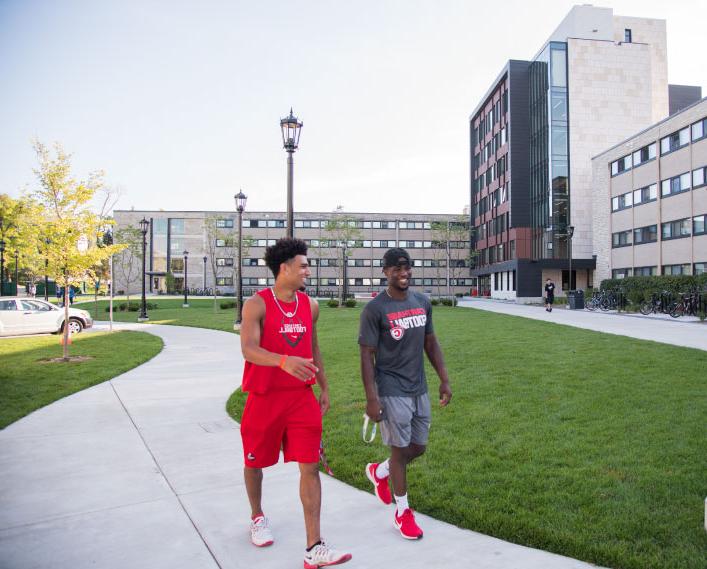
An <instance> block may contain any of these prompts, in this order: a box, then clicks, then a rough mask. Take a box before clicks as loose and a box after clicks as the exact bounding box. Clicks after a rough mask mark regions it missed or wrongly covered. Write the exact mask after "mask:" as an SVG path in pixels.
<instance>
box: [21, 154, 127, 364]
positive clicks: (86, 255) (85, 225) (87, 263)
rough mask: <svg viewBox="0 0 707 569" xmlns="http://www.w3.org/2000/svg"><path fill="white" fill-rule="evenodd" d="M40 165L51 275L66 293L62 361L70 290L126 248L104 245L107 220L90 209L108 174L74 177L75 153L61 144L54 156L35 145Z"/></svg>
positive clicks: (36, 195)
mask: <svg viewBox="0 0 707 569" xmlns="http://www.w3.org/2000/svg"><path fill="white" fill-rule="evenodd" d="M34 149H35V152H36V154H37V160H38V162H39V166H38V168H37V169H35V174H36V175H37V179H38V181H39V187H38V188H37V189H36V190H35V191H34V192H33V194H32V198H33V199H34V201H35V202H36V203H37V204H39V206H40V207H41V208H42V210H43V214H44V217H45V222H44V226H45V227H46V229H47V234H48V235H49V242H48V243H46V259H47V271H48V274H49V275H51V276H52V277H54V280H55V282H56V283H57V285H59V286H61V287H62V288H63V289H64V294H65V300H66V301H65V302H64V322H65V325H64V340H63V345H64V349H63V359H64V361H68V359H69V326H68V324H69V306H68V305H69V302H68V295H67V291H68V287H70V286H75V285H79V284H81V282H83V281H85V280H94V279H95V277H96V268H97V267H98V266H99V265H100V263H101V261H103V260H104V259H107V258H109V257H110V256H111V255H114V254H116V253H118V252H119V251H121V250H122V248H123V246H122V245H105V246H103V247H99V245H98V242H99V240H100V239H101V238H102V237H103V233H104V231H105V227H106V225H107V223H106V220H105V219H103V218H102V217H101V216H100V215H99V214H96V213H94V212H93V211H91V207H90V202H91V200H92V199H93V198H94V196H95V195H96V193H97V192H99V191H101V190H102V189H103V188H104V184H103V174H102V173H101V172H95V173H92V174H90V175H89V177H88V179H86V180H75V179H74V178H73V177H72V174H71V160H70V158H71V157H70V155H68V154H67V153H66V152H64V149H63V148H62V147H61V145H60V144H58V143H56V144H55V145H54V148H53V152H52V151H51V150H50V149H49V148H47V147H46V146H45V145H44V144H42V143H41V142H39V141H36V142H35V143H34Z"/></svg>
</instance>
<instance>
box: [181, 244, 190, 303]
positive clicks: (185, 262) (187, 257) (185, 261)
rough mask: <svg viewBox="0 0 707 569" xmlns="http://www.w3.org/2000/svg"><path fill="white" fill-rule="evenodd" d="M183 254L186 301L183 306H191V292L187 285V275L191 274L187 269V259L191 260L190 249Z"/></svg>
mask: <svg viewBox="0 0 707 569" xmlns="http://www.w3.org/2000/svg"><path fill="white" fill-rule="evenodd" d="M182 255H184V303H183V304H182V308H189V299H188V298H187V294H189V288H188V287H187V275H188V274H189V273H188V271H187V269H188V265H187V261H188V260H189V251H187V250H186V249H184V251H183V252H182Z"/></svg>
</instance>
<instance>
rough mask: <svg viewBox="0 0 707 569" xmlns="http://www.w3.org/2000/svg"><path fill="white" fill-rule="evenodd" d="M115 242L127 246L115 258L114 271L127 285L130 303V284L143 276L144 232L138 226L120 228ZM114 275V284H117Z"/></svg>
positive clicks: (115, 236)
mask: <svg viewBox="0 0 707 569" xmlns="http://www.w3.org/2000/svg"><path fill="white" fill-rule="evenodd" d="M113 242H114V243H118V244H121V245H124V246H125V248H124V249H123V250H122V251H121V252H120V253H118V254H117V255H116V256H115V257H114V258H113V272H114V273H115V276H117V277H118V278H119V279H120V282H121V284H124V285H125V294H126V296H127V302H128V305H130V286H131V285H132V284H133V283H136V282H140V279H141V278H142V233H141V232H140V230H139V229H138V228H137V227H133V226H132V225H128V226H126V227H122V228H120V229H118V230H117V231H116V232H115V234H114V235H113ZM115 280H116V279H115V277H113V283H114V284H113V286H115Z"/></svg>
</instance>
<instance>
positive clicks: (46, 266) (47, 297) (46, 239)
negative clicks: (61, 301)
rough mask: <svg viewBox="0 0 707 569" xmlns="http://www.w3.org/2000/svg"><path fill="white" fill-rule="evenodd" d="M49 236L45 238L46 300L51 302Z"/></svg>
mask: <svg viewBox="0 0 707 569" xmlns="http://www.w3.org/2000/svg"><path fill="white" fill-rule="evenodd" d="M49 243H51V239H49V237H47V238H45V239H44V246H45V249H44V300H46V301H47V302H49Z"/></svg>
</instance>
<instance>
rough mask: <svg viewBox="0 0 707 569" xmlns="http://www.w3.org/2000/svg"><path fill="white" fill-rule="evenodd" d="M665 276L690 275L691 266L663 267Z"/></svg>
mask: <svg viewBox="0 0 707 569" xmlns="http://www.w3.org/2000/svg"><path fill="white" fill-rule="evenodd" d="M663 274H664V275H689V274H690V265H688V264H683V265H663Z"/></svg>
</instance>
